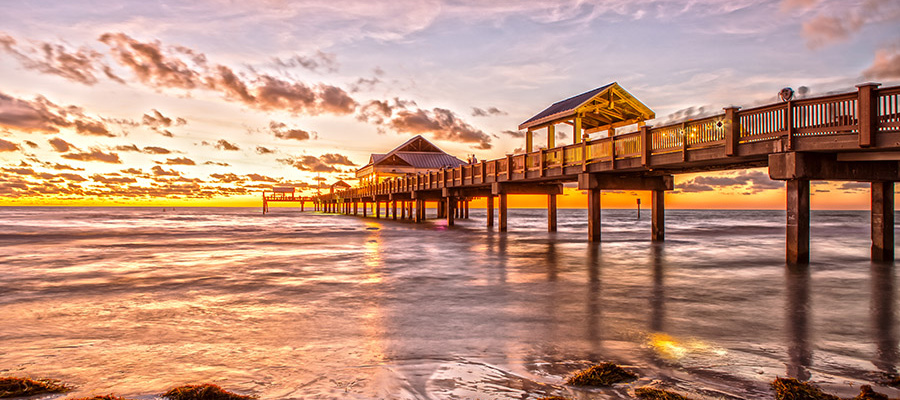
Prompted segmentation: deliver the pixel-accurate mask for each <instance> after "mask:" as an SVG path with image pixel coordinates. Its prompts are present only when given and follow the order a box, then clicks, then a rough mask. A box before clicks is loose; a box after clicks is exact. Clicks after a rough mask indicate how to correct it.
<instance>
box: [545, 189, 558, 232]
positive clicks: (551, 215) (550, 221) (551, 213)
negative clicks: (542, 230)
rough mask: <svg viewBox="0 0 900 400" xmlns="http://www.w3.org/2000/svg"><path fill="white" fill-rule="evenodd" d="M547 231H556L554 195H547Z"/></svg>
mask: <svg viewBox="0 0 900 400" xmlns="http://www.w3.org/2000/svg"><path fill="white" fill-rule="evenodd" d="M547 232H556V195H555V194H548V195H547Z"/></svg>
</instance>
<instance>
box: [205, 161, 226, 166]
mask: <svg viewBox="0 0 900 400" xmlns="http://www.w3.org/2000/svg"><path fill="white" fill-rule="evenodd" d="M203 165H218V166H220V167H230V166H231V164H229V163H226V162H216V161H207V162H205V163H203Z"/></svg>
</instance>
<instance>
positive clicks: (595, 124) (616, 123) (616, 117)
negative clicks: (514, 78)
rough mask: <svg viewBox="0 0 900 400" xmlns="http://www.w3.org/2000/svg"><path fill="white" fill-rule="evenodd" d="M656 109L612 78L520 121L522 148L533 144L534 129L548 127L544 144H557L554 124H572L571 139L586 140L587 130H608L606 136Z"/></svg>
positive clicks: (649, 116)
mask: <svg viewBox="0 0 900 400" xmlns="http://www.w3.org/2000/svg"><path fill="white" fill-rule="evenodd" d="M655 117H656V113H654V112H653V110H651V109H650V108H649V107H647V106H646V105H644V103H641V102H640V101H639V100H638V99H637V98H635V97H634V96H632V95H631V93H628V91H626V90H625V89H623V88H622V87H621V86H619V84H618V83H616V82H613V83H609V84H606V85H604V86H601V87H598V88H596V89H594V90H591V91H588V92H584V93H582V94H579V95H577V96H573V97H570V98H568V99H565V100H561V101H558V102H556V103H553V104H552V105H550V106H549V107H547V108H546V109H544V111H541V112H539V113H538V114H537V115H535V116H533V117H531V118H529V119H528V120H527V121H525V122H523V123H522V124H520V125H519V130H523V129H526V130H527V131H526V132H525V152H526V153H528V152H531V151H533V150H534V148H533V137H534V132H535V131H537V130H541V129H547V148H548V149H551V148H554V147H556V126H557V125H559V124H568V125H571V126H572V127H573V134H572V136H573V143H578V142H579V141H583V140H586V139H587V138H588V137H589V136H590V134H592V133H595V132H601V131H607V132H609V133H608V134H609V136H612V135H614V134H615V129H616V128H618V127H622V126H627V125H632V124H637V125H638V126H641V125H643V124H644V121H646V120H648V119H653V118H655Z"/></svg>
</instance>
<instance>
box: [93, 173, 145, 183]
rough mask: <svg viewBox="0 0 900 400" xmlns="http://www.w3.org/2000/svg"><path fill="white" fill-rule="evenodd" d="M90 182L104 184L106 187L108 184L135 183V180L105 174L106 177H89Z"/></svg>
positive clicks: (99, 175) (96, 175) (98, 175)
mask: <svg viewBox="0 0 900 400" xmlns="http://www.w3.org/2000/svg"><path fill="white" fill-rule="evenodd" d="M91 180H92V181H94V182H100V183H104V184H108V185H109V184H113V185H122V184H126V183H137V179H134V178H132V177H130V176H121V175H119V174H116V173H112V174H106V175H101V174H94V175H91Z"/></svg>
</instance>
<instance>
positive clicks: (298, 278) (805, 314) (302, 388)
mask: <svg viewBox="0 0 900 400" xmlns="http://www.w3.org/2000/svg"><path fill="white" fill-rule="evenodd" d="M784 219H785V216H784V213H783V212H779V211H679V210H668V211H667V240H666V242H665V243H664V244H658V245H654V244H651V242H650V241H649V236H650V226H649V218H648V215H647V213H646V210H645V214H644V218H643V219H641V220H637V219H636V216H635V212H634V211H633V210H604V211H603V241H602V243H599V244H590V243H588V242H587V241H586V240H585V238H586V230H587V223H586V211H585V210H560V212H559V232H558V233H555V234H550V233H547V232H546V219H545V212H544V211H543V210H511V211H510V220H509V221H510V226H509V230H510V232H509V233H506V234H500V233H497V232H496V231H491V230H488V229H487V228H485V226H484V225H485V224H484V211H483V210H473V211H472V215H471V219H468V220H458V221H457V225H456V226H454V227H451V228H448V227H447V226H446V225H445V224H444V222H442V221H434V220H432V221H428V222H427V223H425V224H418V225H417V224H412V223H408V222H395V221H386V220H375V219H372V218H366V219H363V218H356V217H347V216H336V215H325V214H320V213H311V212H305V213H301V212H299V210H294V209H282V208H275V209H272V213H270V214H269V215H266V216H263V215H261V214H260V212H259V209H258V208H253V209H234V208H190V209H188V208H180V209H167V210H166V211H163V210H162V209H158V208H0V268H2V275H0V276H2V278H0V376H32V377H52V378H56V379H61V380H63V381H65V382H69V383H72V384H75V385H77V386H78V387H79V388H78V390H77V391H76V392H75V393H73V394H70V395H68V396H67V397H73V396H75V397H80V396H87V395H95V394H106V393H116V394H119V395H124V396H129V397H138V398H152V397H154V396H155V395H157V394H159V393H162V392H164V391H165V390H167V389H168V388H171V387H173V386H176V385H181V384H193V383H201V382H212V383H217V384H219V385H222V386H223V387H225V388H227V389H231V390H235V391H238V392H242V393H251V394H256V395H259V396H261V397H262V398H264V399H294V398H357V399H381V398H397V399H451V398H472V399H476V398H477V399H488V398H491V399H522V398H537V397H540V396H545V395H551V394H555V395H566V396H571V397H575V398H587V397H585V396H586V395H587V394H589V395H590V396H591V398H613V399H615V398H628V396H629V390H630V388H633V387H636V386H641V385H645V384H649V383H651V382H653V383H654V384H657V385H661V386H665V387H668V388H673V389H676V390H681V391H683V392H687V393H693V394H697V395H708V396H718V397H725V398H748V399H749V398H769V397H771V392H770V390H769V389H768V386H767V385H768V382H769V381H771V380H772V379H774V378H775V377H776V376H793V377H799V378H801V379H808V380H810V381H812V382H815V383H817V384H820V385H821V386H823V387H825V388H826V389H827V390H830V391H832V392H833V393H837V394H841V395H845V396H851V395H854V394H855V393H857V392H858V386H859V385H860V384H863V383H877V382H879V381H880V380H881V379H882V376H883V374H884V373H892V372H894V369H895V366H896V364H897V362H898V329H897V319H896V316H895V312H896V308H897V307H896V303H897V295H896V291H897V287H898V284H897V278H896V274H895V272H894V269H893V268H894V267H893V266H892V265H887V266H885V265H873V264H872V263H870V261H869V260H868V252H869V245H870V242H869V231H868V229H869V228H868V213H867V212H854V211H840V212H832V211H814V212H813V214H812V229H811V232H812V243H811V249H812V251H811V252H812V255H811V259H812V263H811V265H810V266H809V267H808V268H788V267H786V266H785V264H784ZM598 361H614V362H617V363H620V364H624V365H627V366H630V367H631V368H633V369H634V370H636V371H637V372H638V373H639V375H640V376H641V379H640V380H639V381H638V382H636V383H635V384H633V385H626V386H620V387H617V388H614V389H595V390H590V391H578V390H575V389H573V388H569V387H566V386H564V385H562V383H563V381H564V380H565V377H566V375H567V374H569V373H571V372H572V371H574V370H577V369H579V368H582V367H584V366H586V365H588V364H589V363H592V362H598ZM878 389H879V390H881V391H883V392H886V393H888V394H891V395H892V396H897V395H898V394H900V392H898V391H895V390H892V389H888V388H884V387H880V388H878Z"/></svg>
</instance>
